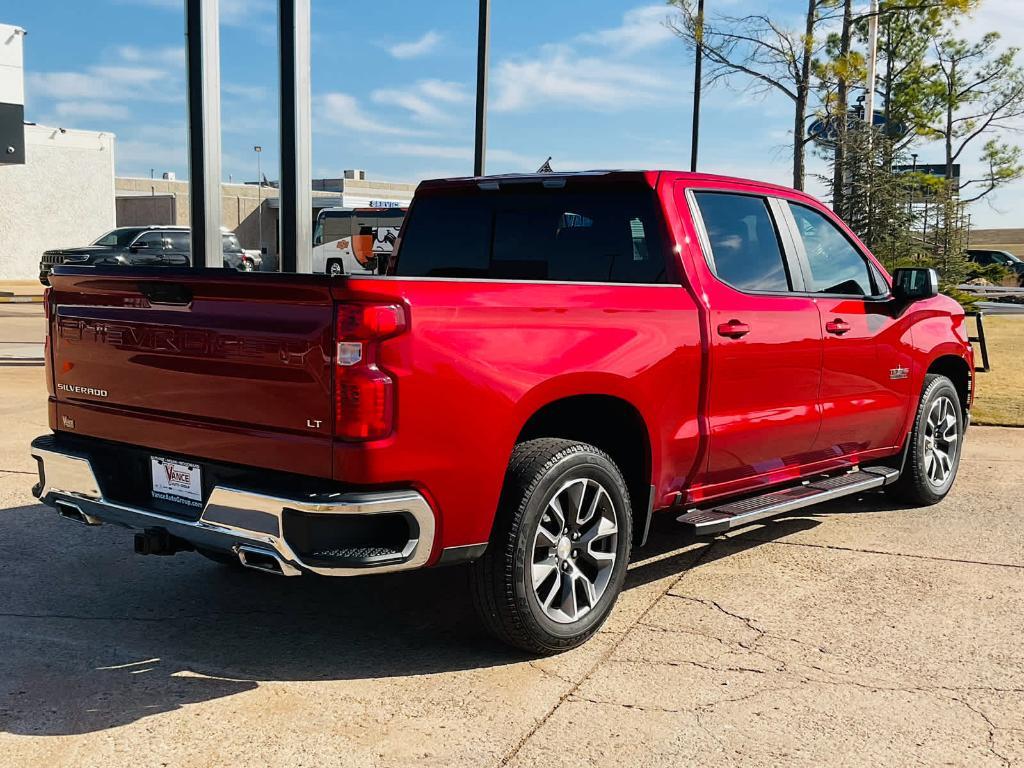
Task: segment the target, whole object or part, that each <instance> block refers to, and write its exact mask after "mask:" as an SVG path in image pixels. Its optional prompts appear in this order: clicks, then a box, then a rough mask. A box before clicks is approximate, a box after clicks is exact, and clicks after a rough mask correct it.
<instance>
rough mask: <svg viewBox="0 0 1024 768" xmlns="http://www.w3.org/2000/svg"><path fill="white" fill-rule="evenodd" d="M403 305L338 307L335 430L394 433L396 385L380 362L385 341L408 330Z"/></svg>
mask: <svg viewBox="0 0 1024 768" xmlns="http://www.w3.org/2000/svg"><path fill="white" fill-rule="evenodd" d="M406 325H407V323H406V315H405V308H404V307H402V306H401V305H400V304H366V303H351V304H340V305H338V317H337V324H336V326H335V329H336V332H335V342H336V344H337V348H336V350H335V358H334V405H335V410H334V433H335V434H336V435H337V436H338V437H341V438H343V439H345V440H379V439H380V438H382V437H387V436H388V435H389V434H391V430H392V428H393V426H394V420H395V385H394V381H393V380H392V379H391V376H389V375H388V374H387V372H386V371H383V370H381V369H380V368H379V367H378V366H377V357H378V354H379V351H380V342H382V341H383V340H384V339H388V338H390V337H392V336H397V335H398V334H400V333H402V332H403V331H404V330H405V329H406Z"/></svg>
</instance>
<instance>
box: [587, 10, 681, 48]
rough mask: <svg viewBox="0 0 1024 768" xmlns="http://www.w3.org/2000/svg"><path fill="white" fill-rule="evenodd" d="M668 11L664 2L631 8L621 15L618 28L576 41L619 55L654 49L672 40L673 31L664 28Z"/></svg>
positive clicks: (599, 31)
mask: <svg viewBox="0 0 1024 768" xmlns="http://www.w3.org/2000/svg"><path fill="white" fill-rule="evenodd" d="M669 10H670V9H669V7H668V6H667V5H665V4H664V3H662V4H660V5H644V6H640V7H639V8H632V9H631V10H628V11H626V13H625V14H623V17H622V24H620V25H619V26H617V27H613V28H611V29H602V30H598V31H597V32H587V33H585V34H582V35H579V36H578V37H577V38H576V39H577V40H578V41H580V42H582V43H590V44H594V45H600V46H604V47H607V48H609V49H611V51H612V52H613V53H616V54H621V55H628V54H631V53H635V52H636V51H640V50H644V49H646V48H653V47H654V46H657V45H661V44H662V43H664V42H667V41H668V40H671V39H672V37H673V35H672V32H671V31H670V30H669V29H668V28H667V27H666V26H665V20H666V19H667V18H668V17H669Z"/></svg>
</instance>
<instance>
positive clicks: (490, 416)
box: [335, 277, 701, 552]
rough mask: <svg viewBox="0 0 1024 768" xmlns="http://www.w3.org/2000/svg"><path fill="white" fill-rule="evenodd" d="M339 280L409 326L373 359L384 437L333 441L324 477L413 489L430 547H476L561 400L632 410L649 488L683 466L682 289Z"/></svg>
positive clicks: (692, 352)
mask: <svg viewBox="0 0 1024 768" xmlns="http://www.w3.org/2000/svg"><path fill="white" fill-rule="evenodd" d="M346 282H347V286H346V287H345V288H344V289H340V288H339V293H340V291H342V290H344V294H345V297H346V298H352V296H353V295H355V296H367V297H377V298H381V299H388V298H389V297H390V298H391V299H397V300H400V301H404V302H405V304H406V306H407V307H408V312H409V320H410V330H409V331H408V332H406V333H404V334H402V335H401V336H398V337H395V338H393V339H390V340H388V341H386V342H384V344H383V346H382V349H381V357H380V364H381V367H382V368H384V369H386V370H387V371H388V372H390V373H391V374H392V376H393V378H394V379H395V386H396V388H397V392H398V401H397V412H396V422H395V431H394V433H393V434H392V436H391V437H389V438H387V439H385V440H381V441H377V442H374V443H370V444H360V445H351V444H346V443H343V442H337V443H336V444H335V478H336V479H340V480H352V481H358V482H368V483H374V484H383V485H389V484H394V485H410V484H411V485H413V486H416V487H419V488H420V490H422V491H423V492H425V493H426V494H427V495H428V496H430V497H431V500H432V502H433V503H434V504H435V507H436V508H437V510H438V511H439V512H440V515H439V516H440V518H441V531H440V544H441V546H445V547H451V546H459V545H464V544H475V543H480V542H484V541H487V539H488V537H489V535H490V530H491V524H492V521H493V516H494V511H495V509H496V507H497V504H498V499H499V495H500V492H501V486H502V482H503V480H504V475H505V469H506V467H507V465H508V460H509V457H510V455H511V453H512V449H513V447H514V445H515V442H516V438H517V436H518V435H519V433H520V431H521V430H522V428H523V426H524V424H525V423H526V421H527V420H528V419H529V418H530V416H531V415H532V414H534V413H535V412H536V411H537V410H538V409H539V408H541V407H542V406H544V405H546V404H548V403H551V402H553V401H556V400H559V399H561V398H564V397H569V396H573V395H589V394H597V395H611V396H615V397H619V398H621V399H623V400H625V401H627V402H629V403H630V404H632V405H633V406H634V407H635V408H636V410H637V411H639V412H640V414H641V415H642V416H643V418H644V420H645V422H646V423H647V425H648V429H649V431H650V437H651V441H652V445H651V453H652V472H653V475H652V476H653V477H654V478H655V480H654V481H652V482H656V483H657V484H658V485H659V486H668V485H671V484H672V483H673V482H677V483H678V482H679V478H677V474H678V468H679V467H680V466H685V467H686V468H689V467H690V466H691V464H692V463H693V460H694V456H695V455H696V453H697V447H698V439H699V435H698V429H697V422H696V417H697V403H698V394H699V387H700V379H699V375H698V372H699V371H700V365H701V346H700V335H699V329H698V319H697V315H696V308H695V306H694V303H693V301H692V300H691V299H690V296H689V294H688V292H687V290H686V289H685V288H683V287H682V286H680V285H660V286H646V285H625V284H618V285H606V284H588V283H571V284H569V283H553V282H549V283H526V282H523V283H514V282H499V281H486V280H481V281H473V280H446V279H409V278H388V277H384V278H364V279H351V280H349V281H346ZM339 298H341V296H340V295H339ZM595 418H600V415H599V414H596V415H595ZM436 551H437V550H435V552H436Z"/></svg>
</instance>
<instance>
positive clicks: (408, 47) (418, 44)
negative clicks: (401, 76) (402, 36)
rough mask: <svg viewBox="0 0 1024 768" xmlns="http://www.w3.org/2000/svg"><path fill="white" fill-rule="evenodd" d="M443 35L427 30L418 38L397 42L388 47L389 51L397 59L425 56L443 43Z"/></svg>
mask: <svg viewBox="0 0 1024 768" xmlns="http://www.w3.org/2000/svg"><path fill="white" fill-rule="evenodd" d="M441 40H442V38H441V35H440V34H438V33H437V32H435V31H434V30H430V31H429V32H425V33H424V34H423V36H422V37H420V38H419V39H418V40H412V41H409V42H406V43H396V44H394V45H392V46H391V47H389V48H388V53H390V54H391V55H392V56H394V57H395V58H396V59H414V58H416V57H418V56H425V55H427V54H428V53H431V52H433V51H434V49H436V48H437V46H438V45H439V44H440V43H441Z"/></svg>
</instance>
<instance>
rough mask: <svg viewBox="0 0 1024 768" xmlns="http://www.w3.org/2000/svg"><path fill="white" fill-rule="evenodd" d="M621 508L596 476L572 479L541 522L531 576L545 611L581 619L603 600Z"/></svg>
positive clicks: (560, 618) (562, 619) (565, 619)
mask: <svg viewBox="0 0 1024 768" xmlns="http://www.w3.org/2000/svg"><path fill="white" fill-rule="evenodd" d="M618 535H619V525H618V512H617V510H616V507H615V504H614V502H613V501H612V499H611V496H610V495H609V494H608V491H607V490H606V489H605V487H604V486H603V485H602V484H601V483H600V482H598V481H597V480H592V479H590V478H578V479H575V480H569V481H568V482H566V483H564V484H563V485H562V487H561V488H559V489H558V491H557V492H556V493H555V495H554V496H552V498H551V501H549V502H548V505H547V507H546V508H545V510H544V514H543V515H541V518H540V520H539V521H538V523H537V532H536V534H535V535H534V541H533V559H532V567H531V573H530V575H531V579H532V584H533V591H534V595H535V596H536V597H537V602H538V604H539V605H540V607H541V610H542V611H544V614H545V615H546V616H547V617H548V618H549V619H551V620H552V621H556V622H558V623H559V624H569V623H572V622H574V621H578V620H579V619H581V618H583V617H584V616H585V615H586V614H588V613H590V611H592V610H593V609H594V608H595V607H596V606H597V604H598V603H599V602H600V601H601V598H602V596H603V595H604V593H605V591H606V590H607V588H608V583H609V582H610V581H611V577H612V574H613V572H614V569H615V562H616V559H617V554H616V552H617V547H618Z"/></svg>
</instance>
